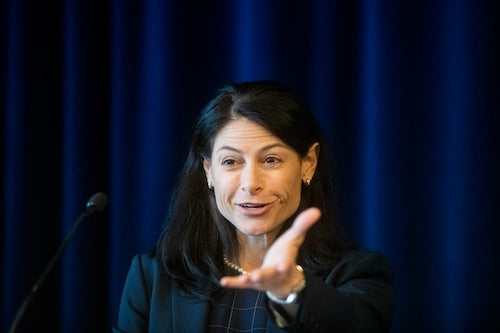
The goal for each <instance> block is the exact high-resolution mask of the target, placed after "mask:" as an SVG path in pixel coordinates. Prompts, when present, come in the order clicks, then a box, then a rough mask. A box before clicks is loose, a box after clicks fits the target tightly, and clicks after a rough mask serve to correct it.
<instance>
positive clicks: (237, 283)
mask: <svg viewBox="0 0 500 333" xmlns="http://www.w3.org/2000/svg"><path fill="white" fill-rule="evenodd" d="M219 283H220V285H221V286H222V287H228V288H248V286H249V285H250V284H251V281H250V277H249V275H248V274H241V275H238V276H224V277H223V278H221V279H220V281H219Z"/></svg>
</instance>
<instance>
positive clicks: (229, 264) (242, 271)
mask: <svg viewBox="0 0 500 333" xmlns="http://www.w3.org/2000/svg"><path fill="white" fill-rule="evenodd" d="M223 259H224V264H226V266H227V267H229V268H232V269H234V270H235V271H237V272H238V273H240V274H248V272H247V271H245V270H244V269H243V268H241V267H240V266H238V265H236V264H233V263H232V262H230V261H229V259H227V257H226V255H224V256H223Z"/></svg>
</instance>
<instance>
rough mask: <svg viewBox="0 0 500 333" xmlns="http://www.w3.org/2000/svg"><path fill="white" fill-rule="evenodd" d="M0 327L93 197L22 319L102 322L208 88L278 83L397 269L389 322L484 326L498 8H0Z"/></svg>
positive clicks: (397, 326)
mask: <svg viewBox="0 0 500 333" xmlns="http://www.w3.org/2000/svg"><path fill="white" fill-rule="evenodd" d="M0 4H1V5H0V6H1V7H0V20H1V21H0V47H1V53H0V57H1V58H0V66H1V67H0V68H1V78H0V92H1V94H0V110H1V120H2V124H1V134H2V135H1V136H0V140H1V145H0V153H1V156H2V163H1V164H0V172H1V174H2V176H3V177H1V178H0V186H1V188H2V191H1V198H0V199H1V200H0V209H1V212H2V221H1V223H2V224H1V226H2V227H1V229H0V240H1V241H0V242H1V244H2V245H1V246H2V247H1V253H0V267H1V276H0V284H1V289H0V298H1V300H2V302H1V304H2V310H1V312H0V324H1V327H2V329H3V330H4V331H7V330H8V327H9V326H10V324H11V322H12V320H13V318H14V315H15V312H16V310H17V308H18V307H19V305H20V304H21V302H22V300H23V298H24V296H25V295H26V294H27V293H28V291H29V289H30V288H31V286H32V284H33V283H34V281H35V280H36V278H37V277H38V275H39V274H40V273H41V271H42V269H43V267H44V266H45V265H46V264H47V262H48V261H49V259H50V257H51V256H52V255H53V253H54V252H55V250H56V249H57V247H58V245H59V243H60V241H61V239H62V238H63V237H64V235H65V234H66V233H67V232H68V231H69V230H70V228H71V226H72V225H73V223H74V221H75V219H76V218H77V217H78V216H79V214H80V213H81V212H82V211H83V209H84V207H85V203H86V201H87V199H88V198H89V197H90V196H91V195H92V194H93V193H94V192H98V191H103V192H106V193H107V194H108V195H109V199H110V200H109V205H108V207H107V209H106V211H105V213H104V214H101V215H98V216H95V217H93V218H91V219H90V221H87V222H86V223H85V224H84V225H83V226H82V228H81V230H79V233H78V234H77V235H76V236H75V238H74V239H73V241H72V243H71V244H70V245H69V247H68V248H67V251H66V252H65V253H64V256H63V258H62V260H61V262H60V264H59V265H57V266H56V269H55V271H54V272H52V274H51V275H50V276H49V278H48V279H47V281H46V283H45V284H44V285H43V287H42V288H41V290H40V291H39V293H38V294H37V295H36V297H35V299H34V301H33V303H32V304H31V305H30V306H29V308H28V311H27V313H26V316H25V317H24V318H23V321H22V324H21V327H20V332H59V331H60V332H72V333H74V332H109V331H110V328H111V325H112V324H113V323H114V322H115V320H116V316H117V311H118V303H119V300H120V294H121V289H122V286H123V282H124V279H125V275H126V272H127V269H128V267H129V263H130V260H131V258H132V256H133V255H134V254H136V253H140V252H145V251H147V250H149V249H150V248H151V247H152V246H153V245H154V243H155V241H156V238H157V237H158V235H159V231H160V229H161V225H162V222H163V217H164V215H165V212H166V207H167V202H168V198H169V194H170V190H171V186H172V184H173V183H174V181H175V177H176V174H177V172H178V170H179V167H180V165H181V163H182V162H183V161H184V159H185V156H186V148H187V144H188V140H189V136H190V130H191V126H192V123H193V121H194V118H195V116H196V115H197V114H198V112H199V111H200V109H201V107H202V106H203V105H204V103H206V102H207V101H208V100H209V99H210V98H211V97H212V96H213V94H214V92H215V90H216V89H217V88H218V87H219V86H221V85H223V84H225V83H227V82H233V81H244V80H253V79H276V80H279V81H282V82H283V83H285V84H287V85H288V86H290V87H291V88H293V89H294V90H296V91H297V92H298V94H299V95H301V96H302V97H303V99H304V100H305V101H306V102H307V103H308V104H309V105H310V107H311V109H312V110H313V111H314V113H315V114H316V116H317V117H318V119H319V120H320V122H321V124H322V126H323V128H324V131H325V133H326V135H327V138H328V140H329V144H330V146H331V147H330V148H331V149H332V151H333V155H334V158H335V165H336V170H335V177H336V180H337V194H338V198H339V202H338V212H339V215H340V216H341V217H342V219H343V220H344V223H345V225H346V227H347V229H348V230H349V231H350V233H351V235H352V236H353V237H354V238H355V239H356V240H357V241H358V242H359V244H360V245H361V246H363V247H365V248H368V249H376V250H379V251H382V252H383V253H384V254H385V255H386V256H387V258H388V260H389V261H390V262H391V264H392V266H393V269H394V273H395V279H396V280H395V281H396V282H395V288H396V289H395V290H396V294H395V302H396V303H395V306H396V311H395V317H394V325H393V331H394V332H472V331H474V332H476V331H482V332H490V331H495V328H496V329H498V328H499V327H500V313H499V312H500V310H499V309H500V302H499V296H500V293H499V288H498V282H497V280H498V279H499V274H498V273H499V259H498V258H499V256H498V254H499V253H498V249H499V246H498V242H499V240H498V236H497V232H498V231H499V227H498V223H499V222H500V221H499V215H498V211H499V209H498V206H499V203H500V202H499V199H500V197H499V190H498V186H499V183H500V182H499V171H498V170H499V169H498V168H499V166H500V165H499V147H500V144H499V137H500V134H499V113H500V108H499V103H498V98H499V96H500V94H499V93H500V91H499V86H498V74H499V71H498V64H499V52H498V50H499V45H498V32H499V18H500V15H499V7H498V5H495V4H494V2H484V1H472V0H471V1H467V0H463V1H451V0H450V1H443V0H437V1H410V2H408V1H383V0H380V1H368V0H366V1H345V2H343V1H316V0H314V1H243V0H239V1H232V0H226V1H217V2H215V1H199V2H191V1H170V2H168V1H83V0H67V1H52V2H51V5H50V6H49V5H47V4H46V3H45V2H42V1H26V0H5V1H3V2H1V3H0Z"/></svg>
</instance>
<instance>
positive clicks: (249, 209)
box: [236, 202, 271, 216]
mask: <svg viewBox="0 0 500 333" xmlns="http://www.w3.org/2000/svg"><path fill="white" fill-rule="evenodd" d="M236 207H238V208H239V211H240V213H242V214H244V215H248V216H258V215H262V214H264V213H266V212H267V211H268V210H269V209H270V208H271V205H270V204H268V203H254V202H244V203H239V204H236Z"/></svg>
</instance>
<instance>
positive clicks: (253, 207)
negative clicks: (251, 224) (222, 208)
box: [238, 203, 266, 209]
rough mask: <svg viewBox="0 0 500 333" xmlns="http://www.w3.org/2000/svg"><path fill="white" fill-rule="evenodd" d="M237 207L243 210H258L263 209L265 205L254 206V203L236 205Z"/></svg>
mask: <svg viewBox="0 0 500 333" xmlns="http://www.w3.org/2000/svg"><path fill="white" fill-rule="evenodd" d="M238 206H240V207H242V208H245V209H259V208H262V207H265V206H266V205H265V204H254V203H241V204H238Z"/></svg>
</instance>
